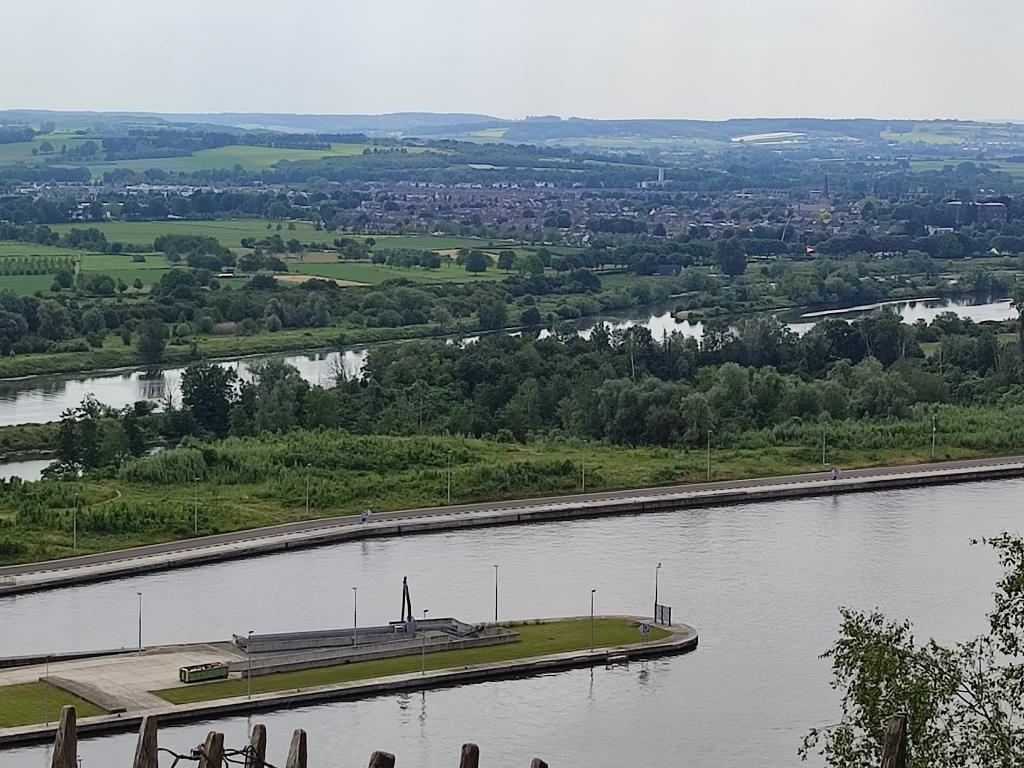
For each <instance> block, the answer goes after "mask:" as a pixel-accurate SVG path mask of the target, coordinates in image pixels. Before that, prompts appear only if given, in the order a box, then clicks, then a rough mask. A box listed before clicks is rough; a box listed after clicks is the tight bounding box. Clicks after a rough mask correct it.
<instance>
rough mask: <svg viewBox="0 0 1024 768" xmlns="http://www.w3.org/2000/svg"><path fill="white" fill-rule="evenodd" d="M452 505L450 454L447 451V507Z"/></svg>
mask: <svg viewBox="0 0 1024 768" xmlns="http://www.w3.org/2000/svg"><path fill="white" fill-rule="evenodd" d="M451 505H452V452H451V451H448V506H451Z"/></svg>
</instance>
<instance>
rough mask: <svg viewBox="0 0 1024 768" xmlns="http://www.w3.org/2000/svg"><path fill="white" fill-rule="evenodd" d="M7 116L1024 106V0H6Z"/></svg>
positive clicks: (949, 111)
mask: <svg viewBox="0 0 1024 768" xmlns="http://www.w3.org/2000/svg"><path fill="white" fill-rule="evenodd" d="M0 30H2V38H3V42H2V44H0V109H54V110H97V111H114V110H121V111H151V112H292V113H313V114H380V113H387V112H403V111H427V112H473V113H482V114H488V115H493V116H497V117H504V118H522V117H526V116H530V115H546V114H554V115H560V116H562V117H569V116H577V117H590V118H604V119H611V118H691V119H709V120H716V119H725V118H730V117H837V118H838V117H876V118H917V119H930V118H957V119H979V120H987V119H995V120H1003V119H1007V120H1009V119H1024V102H1022V99H1021V98H1020V97H1021V96H1022V91H1024V77H1022V75H1024V60H1022V59H1021V58H1020V57H1019V56H1017V55H1016V49H1017V45H1018V40H1019V34H1020V32H1021V31H1022V30H1024V3H1021V2H1019V0H984V2H965V0H856V2H851V1H850V0H846V1H845V2H840V1H839V0H705V1H703V2H695V1H694V0H360V1H359V2H356V1H355V0H88V2H82V0H47V2H46V3H44V4H42V5H40V4H38V3H25V2H17V0H0Z"/></svg>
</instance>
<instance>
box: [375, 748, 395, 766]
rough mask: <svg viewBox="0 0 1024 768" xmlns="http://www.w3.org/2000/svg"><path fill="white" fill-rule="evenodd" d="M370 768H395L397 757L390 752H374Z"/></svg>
mask: <svg viewBox="0 0 1024 768" xmlns="http://www.w3.org/2000/svg"><path fill="white" fill-rule="evenodd" d="M370 768H395V756H394V755H392V754H391V753H390V752H374V753H373V754H372V755H370Z"/></svg>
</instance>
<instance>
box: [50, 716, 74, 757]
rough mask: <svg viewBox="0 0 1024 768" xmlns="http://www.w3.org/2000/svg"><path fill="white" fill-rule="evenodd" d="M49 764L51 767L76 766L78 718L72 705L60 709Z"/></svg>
mask: <svg viewBox="0 0 1024 768" xmlns="http://www.w3.org/2000/svg"><path fill="white" fill-rule="evenodd" d="M50 764H51V765H52V766H53V768H78V718H77V717H76V715H75V708H74V707H72V706H66V707H64V708H63V709H62V710H61V711H60V725H58V726H57V738H56V739H54V742H53V761H52V762H51V763H50Z"/></svg>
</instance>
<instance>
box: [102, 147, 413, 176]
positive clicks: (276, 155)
mask: <svg viewBox="0 0 1024 768" xmlns="http://www.w3.org/2000/svg"><path fill="white" fill-rule="evenodd" d="M364 149H366V145H365V144H332V145H331V148H330V149H329V150H327V149H278V148H275V147H247V146H242V145H237V144H236V145H234V146H229V147H217V148H215V149H203V150H200V151H199V152H194V153H193V154H191V155H189V156H188V157H159V158H144V159H142V160H118V161H114V162H99V163H87V164H85V165H86V167H87V168H89V170H91V171H92V174H93V176H94V177H99V176H102V175H103V172H104V171H110V170H113V169H114V168H130V169H131V170H133V171H137V172H142V171H145V170H147V169H149V168H159V169H161V170H163V171H169V172H173V171H181V172H183V173H191V172H192V171H216V170H220V169H223V168H234V167H235V166H236V165H240V166H241V167H242V169H243V170H246V171H262V170H265V169H267V168H270V167H271V166H272V165H274V164H275V163H278V162H280V161H282V160H290V161H295V160H319V159H321V158H323V157H352V156H353V155H361V154H362V153H363V150H364ZM409 151H410V152H411V151H413V150H412V149H410V150H409Z"/></svg>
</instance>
